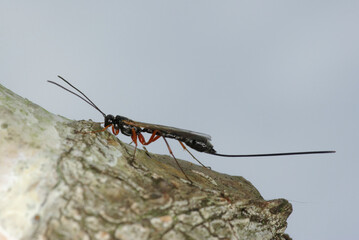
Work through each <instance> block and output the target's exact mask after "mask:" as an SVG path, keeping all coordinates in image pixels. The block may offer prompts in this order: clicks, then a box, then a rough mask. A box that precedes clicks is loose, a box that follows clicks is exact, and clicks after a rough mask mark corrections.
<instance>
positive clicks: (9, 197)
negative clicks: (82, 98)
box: [0, 85, 292, 240]
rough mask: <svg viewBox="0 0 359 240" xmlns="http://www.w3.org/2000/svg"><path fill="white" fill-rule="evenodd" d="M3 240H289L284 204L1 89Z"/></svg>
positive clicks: (236, 180) (288, 208)
mask: <svg viewBox="0 0 359 240" xmlns="http://www.w3.org/2000/svg"><path fill="white" fill-rule="evenodd" d="M0 115H1V118H0V196H1V199H0V209H1V210H0V239H23V240H27V239H51V240H53V239H121V240H125V239H174V240H176V239H213V240H214V239H289V237H288V235H286V234H285V233H284V231H285V229H286V226H287V222H286V220H287V218H288V216H289V215H290V213H291V211H292V207H291V204H290V203H288V201H287V200H285V199H275V200H270V201H266V200H264V199H263V198H262V196H261V195H260V193H259V192H258V191H257V190H256V189H255V187H254V186H253V185H252V184H251V183H250V182H248V181H247V180H245V179H244V178H243V177H236V176H229V175H226V174H221V173H218V172H215V171H212V170H209V169H206V168H203V167H200V166H197V165H195V164H192V163H190V162H187V161H182V160H179V161H180V164H181V166H182V168H183V169H184V171H185V172H186V174H187V175H188V176H189V177H190V178H191V179H192V180H193V184H190V183H189V182H188V181H187V180H186V179H185V177H184V176H183V174H182V172H181V171H180V170H179V169H178V167H177V166H176V164H175V162H174V161H173V159H172V158H171V157H170V156H167V155H158V154H153V153H149V152H147V151H143V150H138V151H137V153H136V157H135V160H134V161H133V146H131V145H128V144H125V143H123V142H121V141H120V140H119V139H117V138H116V137H115V136H113V135H112V134H110V133H108V132H102V133H96V134H94V133H92V134H81V132H88V131H93V130H96V129H100V128H101V127H100V125H99V124H97V123H93V122H91V121H72V120H68V119H66V118H63V117H60V116H57V115H54V114H51V113H49V112H47V111H46V110H44V109H42V108H41V107H39V106H37V105H35V104H33V103H31V102H30V101H28V100H25V99H23V98H21V97H20V96H17V95H16V94H14V93H12V92H11V91H9V90H7V89H6V88H4V87H2V86H1V85H0Z"/></svg>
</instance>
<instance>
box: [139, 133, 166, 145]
mask: <svg viewBox="0 0 359 240" xmlns="http://www.w3.org/2000/svg"><path fill="white" fill-rule="evenodd" d="M158 133H159V132H158V131H157V130H155V131H153V133H152V135H151V137H150V139H148V141H147V142H146V140H145V137H144V136H143V135H142V134H141V133H139V134H138V140H139V141H140V143H141V144H142V145H144V146H145V145H148V144H150V143H153V142H154V141H156V140H157V139H159V138H160V137H161V135H156V134H158Z"/></svg>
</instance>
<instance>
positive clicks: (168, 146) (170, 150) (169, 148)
mask: <svg viewBox="0 0 359 240" xmlns="http://www.w3.org/2000/svg"><path fill="white" fill-rule="evenodd" d="M162 138H163V140H165V143H166V145H167V148H168V151H169V152H170V154H171V155H172V157H173V159H174V160H175V161H176V163H177V166H178V167H179V168H180V169H181V171H182V173H183V175H184V176H185V177H186V178H187V180H188V181H190V182H191V183H192V181H191V179H189V177H188V176H187V174H186V173H185V172H184V171H183V169H182V167H181V165H180V164H179V162H178V161H177V159H176V157H175V155H173V152H172V149H171V147H170V145H169V144H168V142H167V140H166V138H165V137H162Z"/></svg>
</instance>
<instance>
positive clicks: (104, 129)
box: [81, 124, 113, 134]
mask: <svg viewBox="0 0 359 240" xmlns="http://www.w3.org/2000/svg"><path fill="white" fill-rule="evenodd" d="M111 126H112V129H113V125H112V124H110V125H108V126H106V127H104V128H103V129H101V130H98V131H91V132H82V133H81V134H87V133H98V132H104V131H106V129H107V128H109V127H111Z"/></svg>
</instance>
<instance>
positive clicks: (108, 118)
mask: <svg viewBox="0 0 359 240" xmlns="http://www.w3.org/2000/svg"><path fill="white" fill-rule="evenodd" d="M114 121H115V117H114V116H113V115H111V114H108V115H106V116H105V127H107V126H108V125H112V124H114Z"/></svg>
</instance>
